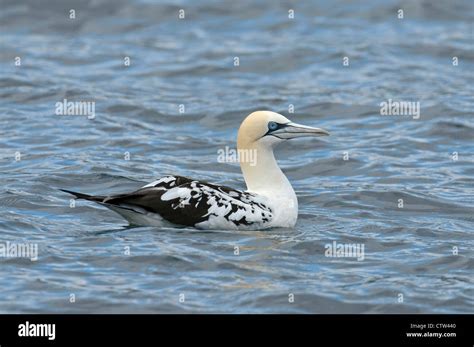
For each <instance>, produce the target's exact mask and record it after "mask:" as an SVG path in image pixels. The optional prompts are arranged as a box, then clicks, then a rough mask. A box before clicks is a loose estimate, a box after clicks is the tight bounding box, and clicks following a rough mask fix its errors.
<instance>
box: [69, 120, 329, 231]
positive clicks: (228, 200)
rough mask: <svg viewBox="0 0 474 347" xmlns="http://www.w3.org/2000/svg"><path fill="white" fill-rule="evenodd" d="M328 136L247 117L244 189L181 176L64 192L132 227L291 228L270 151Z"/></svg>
mask: <svg viewBox="0 0 474 347" xmlns="http://www.w3.org/2000/svg"><path fill="white" fill-rule="evenodd" d="M325 135H329V133H328V132H327V131H326V130H324V129H320V128H313V127H309V126H305V125H301V124H296V123H293V122H291V121H290V120H289V119H287V118H286V117H284V116H282V115H281V114H278V113H275V112H271V111H257V112H253V113H251V114H250V115H249V116H247V118H245V120H244V121H243V122H242V124H241V126H240V128H239V133H238V137H237V150H238V152H239V153H242V152H245V151H254V152H255V153H256V160H255V161H254V162H246V161H242V160H240V167H241V169H242V173H243V175H244V179H245V183H246V184H247V190H246V191H241V190H237V189H233V188H229V187H226V186H221V185H215V184H211V183H207V182H204V181H200V180H194V179H190V178H187V177H182V176H165V177H162V178H160V179H158V180H156V181H154V182H152V183H150V184H147V185H145V186H143V187H142V188H140V189H138V190H137V191H134V192H131V193H125V194H118V195H108V196H105V195H87V194H82V193H77V192H73V191H69V190H65V189H61V190H62V191H64V192H67V193H70V194H72V195H74V196H76V198H78V199H85V200H90V201H94V202H96V203H99V204H101V205H103V206H105V207H107V208H109V209H111V210H113V211H115V212H117V213H118V214H120V215H121V216H122V217H124V218H125V219H126V220H128V222H129V223H130V224H132V225H147V226H170V225H174V226H190V227H195V228H198V229H233V230H235V229H238V230H249V229H253V230H255V229H266V228H272V227H290V228H291V227H294V225H295V224H296V219H297V217H298V200H297V198H296V194H295V191H294V190H293V187H292V186H291V184H290V182H289V181H288V179H287V178H286V176H285V175H284V174H283V172H282V171H281V169H280V168H279V167H278V164H277V162H276V160H275V156H274V154H273V148H274V147H275V146H276V145H277V144H279V143H281V142H284V141H285V140H289V139H294V138H298V137H305V136H325Z"/></svg>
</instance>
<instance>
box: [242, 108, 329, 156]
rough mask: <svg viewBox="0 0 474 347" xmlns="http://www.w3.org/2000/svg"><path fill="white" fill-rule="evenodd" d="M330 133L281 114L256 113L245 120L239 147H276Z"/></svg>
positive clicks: (269, 112)
mask: <svg viewBox="0 0 474 347" xmlns="http://www.w3.org/2000/svg"><path fill="white" fill-rule="evenodd" d="M327 135H329V133H328V132H327V131H326V130H324V129H320V128H313V127H309V126H306V125H301V124H297V123H293V122H292V121H290V120H289V119H288V118H286V117H284V116H282V115H281V114H279V113H275V112H271V111H256V112H253V113H251V114H250V115H248V116H247V118H245V119H244V121H243V122H242V124H241V125H240V128H239V134H238V138H237V145H238V147H239V148H246V147H250V146H251V147H253V146H254V145H257V144H258V145H264V146H267V147H274V146H275V145H277V144H279V143H281V142H283V141H285V140H290V139H295V138H298V137H307V136H311V137H316V136H327Z"/></svg>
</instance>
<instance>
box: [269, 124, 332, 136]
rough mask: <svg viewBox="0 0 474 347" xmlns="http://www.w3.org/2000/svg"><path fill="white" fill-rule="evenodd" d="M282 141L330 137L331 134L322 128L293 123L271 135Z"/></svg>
mask: <svg viewBox="0 0 474 347" xmlns="http://www.w3.org/2000/svg"><path fill="white" fill-rule="evenodd" d="M271 134H272V135H274V136H277V137H279V138H281V139H285V140H289V139H295V138H298V137H305V136H313V137H315V136H329V132H327V131H326V130H324V129H321V128H313V127H309V126H306V125H302V124H297V123H293V122H289V123H286V124H285V126H284V127H281V128H280V129H277V130H276V131H273V132H272V133H271Z"/></svg>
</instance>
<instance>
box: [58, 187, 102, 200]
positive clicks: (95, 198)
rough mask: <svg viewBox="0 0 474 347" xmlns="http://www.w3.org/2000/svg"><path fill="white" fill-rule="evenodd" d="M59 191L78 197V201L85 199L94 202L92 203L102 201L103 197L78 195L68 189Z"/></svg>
mask: <svg viewBox="0 0 474 347" xmlns="http://www.w3.org/2000/svg"><path fill="white" fill-rule="evenodd" d="M59 190H61V191H63V192H65V193H68V194H71V195H74V196H75V197H76V199H85V200H92V201H100V200H102V199H101V198H102V197H99V196H92V195H88V194H82V193H77V192H73V191H71V190H67V189H59Z"/></svg>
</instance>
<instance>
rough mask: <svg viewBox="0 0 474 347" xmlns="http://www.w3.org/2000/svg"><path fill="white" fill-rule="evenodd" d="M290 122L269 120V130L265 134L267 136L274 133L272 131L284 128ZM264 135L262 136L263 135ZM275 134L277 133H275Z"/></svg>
mask: <svg viewBox="0 0 474 347" xmlns="http://www.w3.org/2000/svg"><path fill="white" fill-rule="evenodd" d="M287 124H288V123H286V124H282V123H277V122H274V121H270V122H268V131H267V133H266V134H265V135H263V136H267V135H273V134H272V133H273V132H274V131H276V130H278V129H282V128H284V127H286V126H287ZM263 136H262V137H263ZM274 136H275V135H274Z"/></svg>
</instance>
